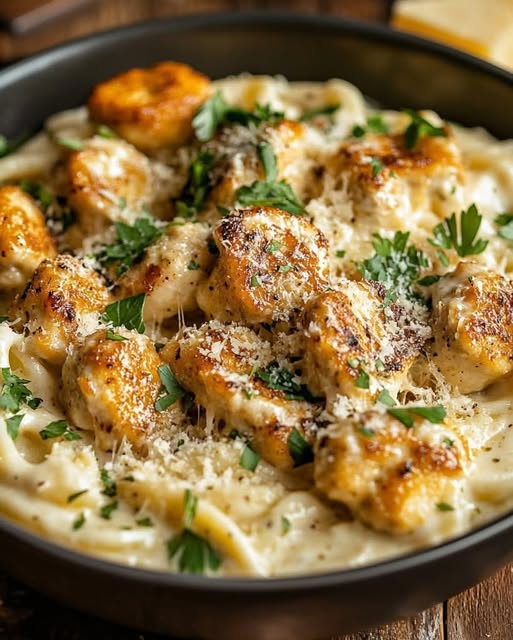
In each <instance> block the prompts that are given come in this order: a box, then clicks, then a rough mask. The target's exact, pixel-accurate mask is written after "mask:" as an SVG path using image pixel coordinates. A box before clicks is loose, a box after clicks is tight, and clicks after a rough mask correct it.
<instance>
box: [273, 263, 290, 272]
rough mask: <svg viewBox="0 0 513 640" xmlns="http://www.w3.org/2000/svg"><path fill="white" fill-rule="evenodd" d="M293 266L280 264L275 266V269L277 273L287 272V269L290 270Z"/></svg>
mask: <svg viewBox="0 0 513 640" xmlns="http://www.w3.org/2000/svg"><path fill="white" fill-rule="evenodd" d="M293 268H294V266H293V265H291V264H280V265H279V266H278V267H277V268H276V271H277V272H278V273H288V272H289V271H292V269H293Z"/></svg>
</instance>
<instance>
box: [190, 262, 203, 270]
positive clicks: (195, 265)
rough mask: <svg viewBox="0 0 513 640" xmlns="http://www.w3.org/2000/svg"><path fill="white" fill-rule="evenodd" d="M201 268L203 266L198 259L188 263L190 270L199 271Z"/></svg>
mask: <svg viewBox="0 0 513 640" xmlns="http://www.w3.org/2000/svg"><path fill="white" fill-rule="evenodd" d="M200 268H201V266H200V265H199V264H198V263H197V262H196V260H191V261H190V262H189V264H188V265H187V269H189V271H197V270H198V269H200Z"/></svg>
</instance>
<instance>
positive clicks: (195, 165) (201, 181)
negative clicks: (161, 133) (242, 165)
mask: <svg viewBox="0 0 513 640" xmlns="http://www.w3.org/2000/svg"><path fill="white" fill-rule="evenodd" d="M214 163H215V158H214V156H213V154H212V153H210V152H209V151H200V152H199V153H198V155H197V156H196V157H195V158H194V160H193V161H192V163H191V166H190V167H189V175H188V178H187V182H186V184H185V187H184V189H183V191H182V194H181V196H180V199H179V200H178V201H177V202H176V214H177V215H178V216H180V217H181V218H193V217H194V216H196V215H197V214H198V213H199V212H200V211H201V209H202V208H203V205H204V204H205V201H206V199H207V197H208V194H209V193H210V191H211V190H212V189H213V187H214V182H213V180H212V169H213V167H214Z"/></svg>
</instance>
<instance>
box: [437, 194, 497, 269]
mask: <svg viewBox="0 0 513 640" xmlns="http://www.w3.org/2000/svg"><path fill="white" fill-rule="evenodd" d="M482 219H483V216H481V215H480V214H479V212H478V210H477V207H476V205H475V204H472V205H470V207H469V208H468V209H467V211H462V212H461V213H460V223H459V234H458V224H457V221H456V214H455V213H453V214H452V215H451V216H450V217H449V218H446V219H445V220H444V221H443V222H441V223H440V224H437V225H436V227H435V228H434V229H433V235H434V238H430V239H429V243H430V244H432V245H433V246H434V247H440V248H441V249H455V250H456V253H457V254H458V255H459V256H460V257H464V256H470V255H477V254H479V253H482V252H483V251H484V250H485V249H486V246H487V245H488V240H482V239H479V240H476V241H475V242H474V240H475V239H476V236H477V232H478V231H479V227H480V225H481V220H482Z"/></svg>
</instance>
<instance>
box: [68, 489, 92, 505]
mask: <svg viewBox="0 0 513 640" xmlns="http://www.w3.org/2000/svg"><path fill="white" fill-rule="evenodd" d="M88 491H89V489H82V491H77V492H76V493H72V494H70V495H69V496H68V497H67V498H66V502H67V503H68V504H70V503H71V502H75V500H77V499H78V498H80V496H83V495H84V493H87V492H88Z"/></svg>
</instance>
